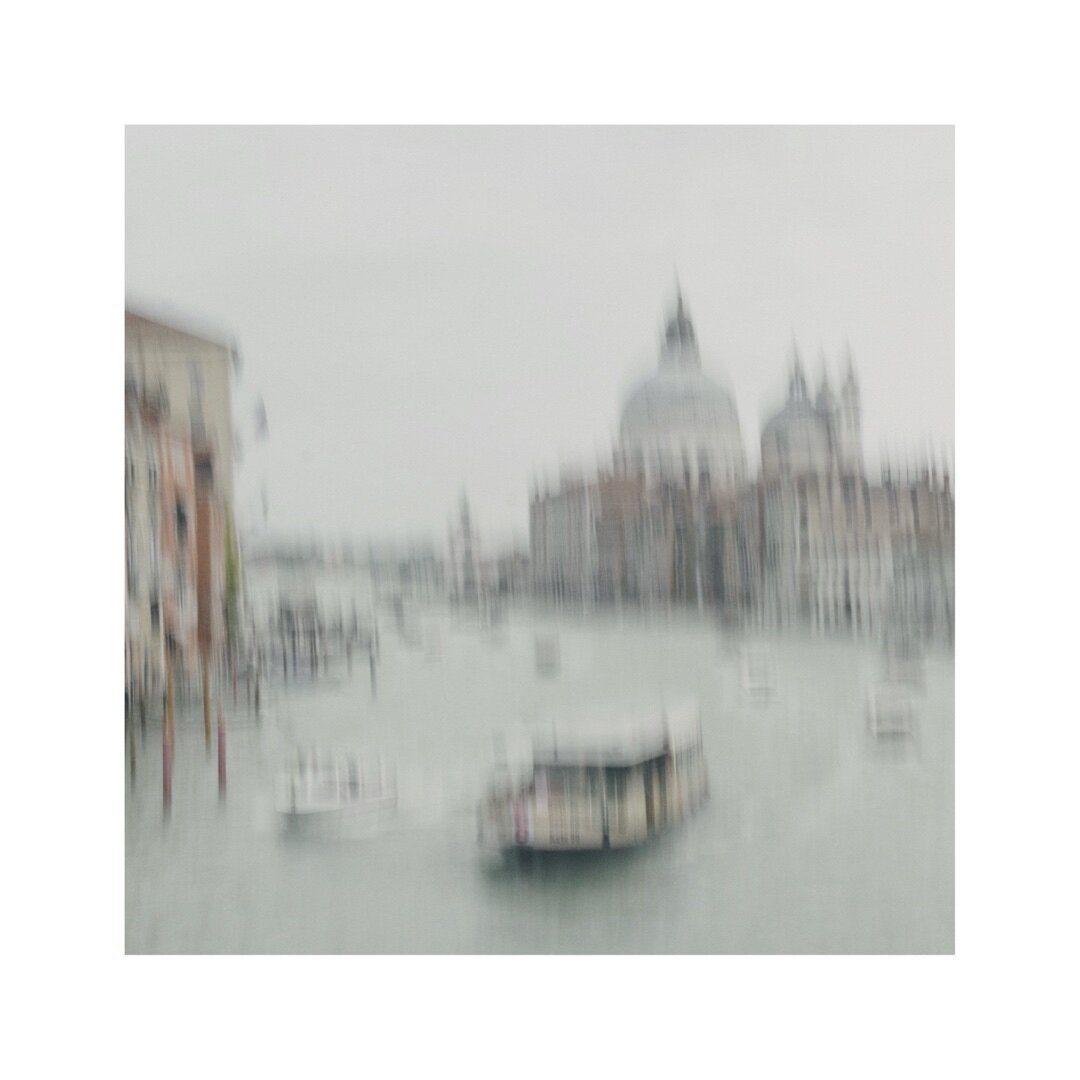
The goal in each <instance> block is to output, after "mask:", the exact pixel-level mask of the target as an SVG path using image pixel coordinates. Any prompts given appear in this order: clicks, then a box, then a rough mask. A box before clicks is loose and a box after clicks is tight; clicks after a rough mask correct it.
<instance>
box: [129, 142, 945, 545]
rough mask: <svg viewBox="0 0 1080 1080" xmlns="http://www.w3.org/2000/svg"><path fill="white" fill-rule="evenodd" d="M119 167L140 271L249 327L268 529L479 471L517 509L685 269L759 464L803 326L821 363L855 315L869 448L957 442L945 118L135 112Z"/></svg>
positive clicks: (391, 513) (248, 496)
mask: <svg viewBox="0 0 1080 1080" xmlns="http://www.w3.org/2000/svg"><path fill="white" fill-rule="evenodd" d="M126 172H127V191H126V204H127V205H126V216H127V233H126V274H127V287H128V292H129V296H130V297H131V298H132V299H133V300H135V301H136V302H137V303H138V302H141V303H144V304H146V305H147V306H150V307H152V308H153V309H154V310H155V311H157V312H158V313H160V314H162V315H163V316H166V315H167V314H168V312H169V306H172V307H174V309H175V313H176V316H177V318H180V319H183V318H187V317H193V318H196V319H206V320H211V321H213V322H216V323H219V324H221V325H222V326H224V327H227V328H228V331H229V332H230V333H231V334H233V335H234V336H235V337H236V339H237V340H238V342H239V345H240V349H241V353H242V356H243V361H244V370H243V374H242V378H241V380H240V385H239V386H238V389H237V402H236V412H237V414H238V416H240V417H241V423H240V425H239V426H240V428H241V430H246V429H250V427H251V416H252V413H253V411H254V409H255V403H256V398H257V397H258V396H259V395H261V397H262V399H263V401H265V405H266V410H267V414H268V421H269V430H270V441H269V445H268V453H267V459H266V461H265V475H266V476H267V477H268V500H269V520H268V524H269V527H270V529H271V530H273V531H275V532H284V533H289V532H305V531H309V530H310V531H317V532H320V533H323V534H329V535H331V536H340V535H343V534H348V535H355V536H387V535H394V534H425V533H426V534H428V535H430V536H432V537H433V538H434V539H436V540H441V539H442V538H443V537H444V536H445V529H446V523H447V520H448V519H449V517H450V515H451V514H452V513H453V512H454V511H455V509H456V506H457V503H458V499H459V497H460V493H461V491H462V489H465V490H466V491H467V492H468V495H469V498H470V501H471V503H472V506H473V510H474V515H475V518H476V520H477V523H478V525H479V528H480V529H481V531H482V532H483V533H485V534H490V535H493V536H496V537H508V536H510V535H511V534H513V535H516V536H517V537H519V538H522V539H524V538H525V536H526V535H527V514H528V493H529V486H530V482H531V480H532V479H533V478H534V477H535V476H537V475H548V476H553V475H554V474H555V473H556V472H557V470H558V467H559V466H560V464H570V465H580V466H582V467H585V468H588V467H589V466H591V465H592V464H593V463H595V461H596V460H597V459H598V458H600V459H606V458H607V457H608V454H609V451H610V447H611V444H612V442H613V440H614V438H615V434H616V427H617V423H618V416H619V411H620V408H621V405H622V402H623V400H624V398H625V396H626V394H627V393H628V391H629V390H630V388H631V386H632V385H633V384H634V382H636V381H637V380H638V379H640V378H641V377H643V376H644V375H646V374H648V373H649V372H650V371H651V370H652V369H653V368H654V366H655V363H656V351H657V346H658V341H659V335H660V330H661V327H662V322H663V319H664V316H665V314H666V312H667V309H668V307H669V306H670V304H671V301H672V298H673V295H674V282H675V274H676V271H677V273H678V278H679V281H680V283H681V286H682V290H683V293H684V295H685V297H686V302H687V305H688V308H689V310H690V312H691V314H692V316H693V319H694V322H695V325H696V327H697V330H698V335H699V339H700V341H701V345H702V351H703V355H704V370H705V372H706V373H707V374H709V375H712V376H714V377H716V378H719V379H722V380H724V381H726V382H727V383H728V384H729V385H730V386H731V387H732V389H733V391H734V394H735V397H736V400H737V403H738V406H739V416H740V421H741V425H742V432H743V441H744V443H745V445H746V449H747V452H748V456H749V460H750V463H751V467H753V466H754V465H756V462H757V460H758V456H759V438H760V430H761V425H762V423H763V421H764V419H765V418H766V417H767V416H768V414H769V412H770V411H771V410H773V409H775V408H778V407H779V405H780V404H781V402H782V399H783V396H784V391H785V388H786V380H787V370H788V366H789V363H790V360H789V357H790V350H791V342H792V338H793V336H794V338H795V340H796V341H797V342H798V344H799V347H800V351H801V354H802V359H803V362H804V365H805V366H806V369H807V373H808V375H809V377H810V380H811V384H812V386H813V387H815V388H816V386H817V383H818V381H819V379H820V375H821V362H820V360H819V351H820V350H821V349H824V351H825V353H826V356H827V363H828V369H829V374H830V376H831V377H832V378H833V380H834V383H835V381H836V380H837V377H838V376H839V375H840V374H841V373H842V353H843V348H844V343H845V340H847V341H849V342H850V345H851V349H852V351H853V354H854V359H855V365H856V371H857V374H858V376H859V379H860V384H861V389H862V395H863V430H864V444H865V447H866V451H867V458H868V461H869V464H870V465H871V466H873V465H875V464H876V463H877V461H878V459H879V456H880V452H881V450H882V449H883V448H884V449H885V450H886V451H888V452H891V454H893V455H895V456H897V457H902V458H912V457H915V456H917V455H919V454H920V453H921V454H925V452H926V451H927V450H928V449H933V450H934V451H935V452H939V453H940V452H942V451H944V452H946V453H948V454H949V455H950V456H951V450H952V441H953V400H954V398H953V133H952V129H951V128H941V127H939V128H910V127H908V128H868V127H852V128H783V127H770V128H753V127H745V128H673V127H668V128H635V127H625V128H584V127H573V128H566V127H564V128H477V127H473V128H460V127H445V128H391V127H386V128H324V127H307V128H287V127H280V128H227V127H216V128H195V127H188V128H182V127H180V128H143V127H132V128H128V132H127V164H126ZM245 418H246V419H245ZM247 449H250V447H245V450H247ZM256 472H257V471H256V470H254V469H253V468H251V467H250V464H248V465H245V464H244V463H242V464H241V467H240V470H239V475H238V489H239V491H240V493H241V494H240V501H241V507H240V509H241V520H242V521H244V520H245V515H244V513H243V511H244V508H245V506H249V505H251V504H252V503H253V502H254V501H256V500H257V497H258V490H257V487H258V485H259V483H260V482H261V481H260V478H259V476H258V475H256Z"/></svg>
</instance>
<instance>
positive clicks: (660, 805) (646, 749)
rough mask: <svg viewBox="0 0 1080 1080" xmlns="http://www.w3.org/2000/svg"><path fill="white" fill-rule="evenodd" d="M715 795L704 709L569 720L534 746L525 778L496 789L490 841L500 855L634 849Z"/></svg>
mask: <svg viewBox="0 0 1080 1080" xmlns="http://www.w3.org/2000/svg"><path fill="white" fill-rule="evenodd" d="M707 796H708V774H707V770H706V765H705V751H704V745H703V742H702V735H701V716H700V711H699V709H698V707H697V705H696V703H694V704H687V705H682V706H679V707H677V708H670V707H659V708H657V709H655V710H654V711H651V712H650V713H647V714H645V715H634V716H627V715H622V716H617V717H613V718H610V719H603V720H597V719H595V718H593V717H588V716H585V717H580V718H577V719H570V720H564V721H561V722H556V723H555V724H553V725H552V726H551V727H550V728H549V729H547V730H546V731H545V733H544V734H541V735H538V736H536V737H535V738H534V739H533V741H532V751H531V758H530V760H529V761H528V762H527V763H526V765H525V767H524V768H523V769H522V770H521V771H519V773H518V775H517V778H516V779H511V778H509V776H507V777H506V778H504V779H503V780H501V781H496V782H495V783H493V784H492V786H491V788H490V790H489V791H488V793H487V796H486V797H485V799H484V800H483V802H482V803H481V805H480V809H479V833H480V842H481V844H482V845H483V846H485V847H487V848H491V849H495V850H500V851H513V850H531V851H598V850H603V849H606V848H627V847H633V846H635V845H637V844H642V843H645V842H646V841H648V840H650V839H651V838H652V837H654V836H656V835H657V834H658V833H660V832H663V831H664V830H665V829H668V828H671V827H672V826H675V825H678V824H680V823H681V822H683V821H685V820H686V819H687V818H688V817H689V816H690V815H691V814H692V813H693V812H694V811H695V810H697V809H698V807H700V806H701V804H702V803H703V802H704V801H705V799H706V798H707Z"/></svg>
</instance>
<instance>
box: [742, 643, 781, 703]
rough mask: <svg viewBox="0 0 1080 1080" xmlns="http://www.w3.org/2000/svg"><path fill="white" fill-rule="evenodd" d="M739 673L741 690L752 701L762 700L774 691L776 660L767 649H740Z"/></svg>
mask: <svg viewBox="0 0 1080 1080" xmlns="http://www.w3.org/2000/svg"><path fill="white" fill-rule="evenodd" d="M739 675H740V679H741V682H742V688H743V691H744V692H745V693H746V696H747V697H749V698H750V699H751V700H752V701H764V700H766V699H768V698H770V697H772V696H773V694H774V693H775V691H776V661H775V660H774V659H773V655H772V653H771V652H769V650H768V649H762V648H745V649H742V650H741V651H740V654H739Z"/></svg>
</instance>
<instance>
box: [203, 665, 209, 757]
mask: <svg viewBox="0 0 1080 1080" xmlns="http://www.w3.org/2000/svg"><path fill="white" fill-rule="evenodd" d="M201 652H202V711H203V741H204V742H205V743H206V752H207V753H208V754H209V753H210V666H209V657H208V655H207V649H206V647H205V646H204V647H203V649H202V650H201Z"/></svg>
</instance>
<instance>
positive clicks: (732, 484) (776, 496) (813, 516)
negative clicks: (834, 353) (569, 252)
mask: <svg viewBox="0 0 1080 1080" xmlns="http://www.w3.org/2000/svg"><path fill="white" fill-rule="evenodd" d="M844 366H845V374H844V378H843V380H842V382H841V383H840V386H839V390H838V391H837V392H834V391H833V389H832V387H831V386H830V384H829V381H828V378H827V376H826V375H825V374H824V372H823V375H822V379H821V383H820V385H819V388H818V391H817V393H816V394H815V395H811V393H810V390H809V386H808V382H807V379H806V374H805V372H804V370H803V366H802V362H801V359H800V357H799V355H798V350H797V348H796V349H793V354H792V357H791V360H790V371H789V378H788V388H787V397H786V400H785V401H784V403H783V405H782V406H781V407H780V408H779V409H778V410H777V411H776V412H775V413H774V414H773V415H772V416H770V417H769V418H768V420H767V421H766V423H765V424H764V426H763V429H762V434H761V469H760V474H759V475H758V476H757V477H756V478H751V477H749V476H748V473H747V468H746V458H745V453H744V451H743V447H742V439H741V434H740V427H739V420H738V415H737V412H736V409H735V404H734V399H733V397H732V395H731V392H730V390H729V389H728V388H727V387H726V385H725V383H724V382H723V381H722V380H714V379H711V378H709V377H707V376H706V375H705V374H704V372H703V370H702V362H701V353H700V350H699V347H698V342H697V335H696V333H695V331H694V327H693V324H692V322H691V320H690V317H689V314H688V313H687V310H686V305H685V303H684V301H683V299H682V296H681V294H680V295H679V296H678V297H677V300H676V305H675V310H674V312H673V313H672V315H671V316H670V318H669V319H668V322H667V325H666V328H665V331H664V335H663V339H662V343H661V348H660V361H659V367H658V371H657V373H656V374H655V375H654V376H652V377H651V378H650V379H647V380H646V381H645V382H644V383H642V384H640V385H639V386H638V387H637V388H636V389H635V390H634V391H633V392H632V393H631V395H630V396H629V398H628V400H627V402H626V404H625V406H624V408H623V412H622V417H621V421H620V425H619V439H618V443H617V446H616V449H615V453H614V455H613V469H612V470H611V471H610V472H609V473H605V472H603V471H601V472H598V473H597V474H596V475H594V476H584V475H576V476H571V475H564V476H563V477H562V478H561V479H560V482H559V483H558V484H557V485H555V486H553V487H551V488H549V489H545V490H544V491H542V492H541V491H538V490H537V491H534V492H533V495H532V498H531V500H530V515H529V519H530V522H529V523H530V549H531V557H532V567H533V584H534V590H535V592H536V594H537V595H538V596H539V597H540V598H542V599H545V600H547V601H550V602H554V603H574V604H583V605H589V604H603V603H611V602H615V603H618V602H620V601H622V600H630V601H635V602H638V603H642V604H645V605H657V604H659V605H666V604H682V605H689V606H696V607H697V608H698V609H700V610H706V609H708V610H710V611H715V612H717V613H718V614H719V615H720V616H721V617H722V618H725V619H729V620H731V621H735V622H739V623H743V624H747V625H755V626H759V627H773V628H777V629H789V628H796V627H805V628H808V629H810V630H813V631H815V632H819V633H846V634H853V635H866V636H873V635H878V634H881V633H883V632H884V631H885V630H886V629H887V627H889V626H890V625H895V624H897V623H903V624H904V625H905V626H907V627H909V628H911V629H916V628H917V629H918V632H919V633H920V635H921V636H923V637H933V638H935V639H940V640H943V641H951V640H952V625H953V608H954V602H953V573H952V550H953V531H952V491H951V486H950V481H949V477H948V476H947V475H946V474H945V473H944V472H941V473H940V475H939V472H938V470H937V469H931V468H929V467H927V468H924V469H922V470H920V471H918V472H917V473H911V474H909V475H906V476H905V477H904V478H903V479H900V478H899V477H895V476H893V475H883V476H882V477H881V479H880V480H878V481H873V482H872V481H871V480H870V479H869V478H868V476H867V475H866V469H865V466H864V458H863V447H862V405H861V394H860V388H859V383H858V379H857V377H856V374H855V366H854V359H853V357H852V354H851V350H850V348H848V349H847V350H846V353H845V356H844Z"/></svg>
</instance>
